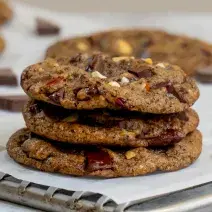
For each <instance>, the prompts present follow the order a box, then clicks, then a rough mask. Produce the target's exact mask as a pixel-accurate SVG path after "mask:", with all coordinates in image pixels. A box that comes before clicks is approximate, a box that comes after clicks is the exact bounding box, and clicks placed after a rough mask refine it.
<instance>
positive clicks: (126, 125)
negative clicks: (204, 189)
mask: <svg viewBox="0 0 212 212" xmlns="http://www.w3.org/2000/svg"><path fill="white" fill-rule="evenodd" d="M21 84H22V88H23V89H24V91H25V92H26V93H27V94H28V96H29V97H30V98H31V99H30V100H29V102H28V103H27V105H26V106H25V107H24V110H23V116H24V119H25V122H26V126H27V128H26V129H21V130H19V131H18V132H16V133H15V134H13V135H12V136H11V138H10V139H9V142H8V145H7V151H8V153H9V155H10V156H11V157H12V158H13V159H14V160H15V161H17V162H18V163H21V164H24V165H27V166H29V167H34V168H36V169H39V170H42V171H47V172H59V173H63V174H69V175H85V176H88V175H89V176H101V177H120V176H136V175H144V174H148V173H152V172H155V171H158V170H161V171H175V170H178V169H182V168H184V167H187V166H189V165H190V164H191V163H193V162H194V161H195V160H196V159H197V158H198V157H199V155H200V153H201V149H202V137H201V133H200V132H199V131H198V130H197V129H196V128H197V126H198V122H199V118H198V115H197V113H196V112H195V111H194V110H193V109H191V108H190V106H192V105H193V104H194V102H195V101H196V100H197V99H198V97H199V90H198V88H197V86H196V84H195V81H194V80H193V79H191V78H189V77H188V76H187V75H186V74H185V73H184V71H183V70H181V69H180V68H179V67H178V66H173V65H170V64H167V63H154V62H152V60H151V59H149V58H148V59H134V58H133V57H110V56H107V55H104V54H101V53H93V54H92V55H87V54H77V55H75V56H72V57H68V58H67V57H64V58H58V59H46V60H45V61H43V62H41V63H38V64H35V65H31V66H29V67H28V68H26V69H25V70H24V71H23V73H22V78H21Z"/></svg>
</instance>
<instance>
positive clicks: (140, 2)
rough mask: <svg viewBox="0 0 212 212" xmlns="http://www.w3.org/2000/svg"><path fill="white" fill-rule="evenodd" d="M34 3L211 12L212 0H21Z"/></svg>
mask: <svg viewBox="0 0 212 212" xmlns="http://www.w3.org/2000/svg"><path fill="white" fill-rule="evenodd" d="M21 2H27V3H30V4H32V5H36V6H40V7H44V8H49V9H53V10H56V11H66V12H102V11H109V12H167V11H181V12H188V11H190V12H191V11H192V12H200V11H201V12H203V11H204V12H211V11H212V1H211V0H203V1H195V0H184V1H183V0H178V1H176V0H159V1H157V0H131V1H123V0H115V1H114V0H106V1H104V0H89V1H87V0H77V1H74V0H60V1H54V0H21Z"/></svg>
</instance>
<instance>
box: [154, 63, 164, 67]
mask: <svg viewBox="0 0 212 212" xmlns="http://www.w3.org/2000/svg"><path fill="white" fill-rule="evenodd" d="M156 66H159V67H161V68H165V65H164V64H163V63H158V64H157V65H156Z"/></svg>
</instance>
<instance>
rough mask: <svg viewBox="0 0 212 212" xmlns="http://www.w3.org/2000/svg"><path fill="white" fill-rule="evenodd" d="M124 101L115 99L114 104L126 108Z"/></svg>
mask: <svg viewBox="0 0 212 212" xmlns="http://www.w3.org/2000/svg"><path fill="white" fill-rule="evenodd" d="M125 103H126V100H125V99H124V98H116V100H115V104H116V105H117V106H119V107H121V108H126V105H125Z"/></svg>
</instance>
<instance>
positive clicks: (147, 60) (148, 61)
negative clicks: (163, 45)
mask: <svg viewBox="0 0 212 212" xmlns="http://www.w3.org/2000/svg"><path fill="white" fill-rule="evenodd" d="M143 61H145V62H146V63H148V64H150V65H152V63H153V62H152V59H151V58H146V59H143Z"/></svg>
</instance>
